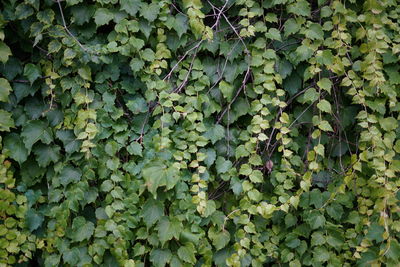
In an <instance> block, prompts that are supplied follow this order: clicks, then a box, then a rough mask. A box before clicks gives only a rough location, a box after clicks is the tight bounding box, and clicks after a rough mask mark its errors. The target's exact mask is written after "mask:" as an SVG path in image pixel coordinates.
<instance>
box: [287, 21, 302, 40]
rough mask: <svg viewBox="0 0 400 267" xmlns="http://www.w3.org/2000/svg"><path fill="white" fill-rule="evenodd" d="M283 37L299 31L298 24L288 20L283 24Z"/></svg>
mask: <svg viewBox="0 0 400 267" xmlns="http://www.w3.org/2000/svg"><path fill="white" fill-rule="evenodd" d="M284 26H285V36H286V37H287V36H289V35H291V34H294V33H296V32H298V31H299V30H300V24H299V23H297V22H296V20H295V19H292V18H290V19H288V20H286V22H285V24H284Z"/></svg>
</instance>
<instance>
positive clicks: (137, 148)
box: [126, 142, 142, 156]
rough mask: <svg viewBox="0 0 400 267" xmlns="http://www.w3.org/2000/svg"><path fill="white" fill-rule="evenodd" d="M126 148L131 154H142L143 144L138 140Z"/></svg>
mask: <svg viewBox="0 0 400 267" xmlns="http://www.w3.org/2000/svg"><path fill="white" fill-rule="evenodd" d="M126 150H127V151H128V153H129V154H131V155H136V156H142V146H141V145H140V144H139V143H138V142H132V143H130V145H129V146H128V147H127V148H126Z"/></svg>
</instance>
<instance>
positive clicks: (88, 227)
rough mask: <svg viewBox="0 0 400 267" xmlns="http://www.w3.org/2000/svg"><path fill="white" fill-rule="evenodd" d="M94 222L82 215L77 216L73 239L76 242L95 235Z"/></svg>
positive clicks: (72, 234) (73, 224)
mask: <svg viewBox="0 0 400 267" xmlns="http://www.w3.org/2000/svg"><path fill="white" fill-rule="evenodd" d="M93 232H94V224H93V223H92V222H88V221H86V219H85V218H84V217H82V216H79V217H76V218H75V219H74V220H73V222H72V231H71V234H70V236H71V239H72V240H73V241H75V242H81V241H83V240H85V239H86V240H89V238H90V237H91V236H92V235H93Z"/></svg>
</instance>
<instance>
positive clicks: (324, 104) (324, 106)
mask: <svg viewBox="0 0 400 267" xmlns="http://www.w3.org/2000/svg"><path fill="white" fill-rule="evenodd" d="M317 107H318V108H319V110H321V111H323V112H326V113H332V107H331V104H330V103H329V102H328V101H326V100H325V99H322V100H321V101H319V103H318V104H317Z"/></svg>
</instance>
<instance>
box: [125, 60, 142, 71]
mask: <svg viewBox="0 0 400 267" xmlns="http://www.w3.org/2000/svg"><path fill="white" fill-rule="evenodd" d="M129 66H130V67H131V70H132V71H133V73H136V72H138V71H140V70H141V69H142V68H143V66H144V62H143V60H140V59H138V58H135V57H134V58H132V60H131V62H130V63H129Z"/></svg>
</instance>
